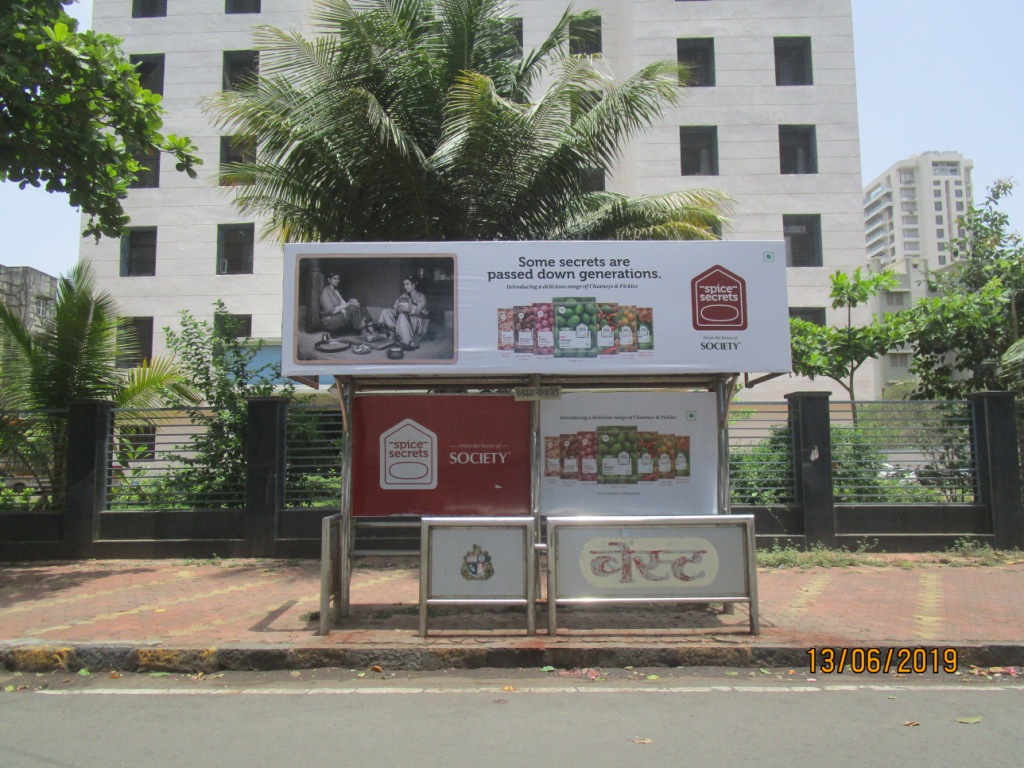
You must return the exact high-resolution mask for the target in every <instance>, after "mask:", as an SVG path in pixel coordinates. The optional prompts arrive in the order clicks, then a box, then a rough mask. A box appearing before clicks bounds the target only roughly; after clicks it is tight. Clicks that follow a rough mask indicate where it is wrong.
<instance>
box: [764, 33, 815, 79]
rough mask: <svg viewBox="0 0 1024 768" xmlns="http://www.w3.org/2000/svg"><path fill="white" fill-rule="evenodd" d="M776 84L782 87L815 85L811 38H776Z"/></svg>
mask: <svg viewBox="0 0 1024 768" xmlns="http://www.w3.org/2000/svg"><path fill="white" fill-rule="evenodd" d="M774 40H775V42H774V45H775V84H776V85H780V86H787V87H788V86H800V85H814V57H813V54H812V47H811V38H809V37H776V38H775V39H774Z"/></svg>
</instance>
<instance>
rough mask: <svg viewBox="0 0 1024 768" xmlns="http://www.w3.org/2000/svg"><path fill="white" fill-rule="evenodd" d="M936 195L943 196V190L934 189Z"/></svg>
mask: <svg viewBox="0 0 1024 768" xmlns="http://www.w3.org/2000/svg"><path fill="white" fill-rule="evenodd" d="M934 196H935V197H942V190H941V189H936V190H934Z"/></svg>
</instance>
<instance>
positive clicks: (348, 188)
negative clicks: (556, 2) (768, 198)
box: [208, 0, 727, 241]
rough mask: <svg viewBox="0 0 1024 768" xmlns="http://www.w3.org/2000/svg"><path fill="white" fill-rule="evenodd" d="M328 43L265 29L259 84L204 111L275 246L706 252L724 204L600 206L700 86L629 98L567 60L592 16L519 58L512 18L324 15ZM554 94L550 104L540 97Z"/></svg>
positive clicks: (668, 71) (379, 6)
mask: <svg viewBox="0 0 1024 768" xmlns="http://www.w3.org/2000/svg"><path fill="white" fill-rule="evenodd" d="M313 19H314V21H315V22H316V23H317V24H318V25H319V27H320V29H319V33H320V34H318V35H317V36H316V37H314V38H310V39H307V38H305V37H303V36H302V35H300V34H298V33H295V32H288V31H283V30H280V29H276V28H273V27H261V28H259V29H258V30H257V32H256V44H257V47H258V48H259V49H260V73H259V77H258V78H257V79H255V80H254V81H253V82H252V83H250V84H248V85H247V86H246V85H243V86H242V87H240V88H238V89H237V90H234V91H227V92H224V93H222V94H220V95H218V96H216V97H214V98H213V99H212V100H211V101H210V102H209V103H208V108H209V110H210V111H211V112H212V114H213V115H214V119H215V121H216V122H217V123H218V124H219V125H220V126H221V127H224V128H226V129H227V130H228V131H229V132H230V133H232V134H234V135H238V136H246V137H251V138H252V139H254V140H255V144H256V147H257V150H256V158H255V159H254V160H250V161H248V162H241V163H237V164H234V165H231V166H228V167H227V168H226V169H225V171H224V173H223V174H222V180H223V181H225V182H227V183H230V184H233V185H236V192H237V197H236V201H237V203H238V205H239V207H240V208H241V209H242V210H243V211H246V212H249V213H253V214H257V215H262V216H266V217H267V219H268V221H269V224H268V227H267V232H266V234H268V235H270V236H272V237H274V238H276V239H278V240H280V241H299V240H312V241H337V240H490V239H502V240H528V239H597V238H600V239H607V238H632V239H711V238H713V237H714V236H715V235H714V232H715V231H716V230H718V229H720V228H721V226H722V224H723V221H724V219H723V211H724V209H725V207H726V205H727V198H726V196H724V195H723V194H721V193H718V192H714V191H708V190H692V191H687V192H677V193H673V194H668V195H662V196H651V197H638V198H629V197H626V196H624V195H619V194H612V193H608V192H595V191H591V190H592V186H591V184H592V182H591V179H592V177H593V173H594V171H595V170H606V169H610V168H612V167H613V166H614V164H615V163H616V161H617V160H618V159H619V158H620V155H621V151H622V147H623V146H624V145H625V143H626V142H628V141H629V140H630V139H631V138H633V137H635V136H637V135H638V134H639V133H640V132H641V131H643V130H644V129H646V128H647V127H649V126H650V125H651V124H652V123H653V122H654V121H655V120H656V119H657V118H658V117H659V116H660V115H661V111H662V109H663V107H665V106H667V105H672V104H675V103H677V102H678V100H679V98H680V95H681V86H680V82H681V80H685V79H686V77H687V72H686V70H685V68H684V67H681V66H680V65H678V64H677V63H675V62H658V63H654V64H650V65H648V66H646V67H644V68H643V69H641V70H640V71H638V72H636V73H635V74H633V75H632V76H630V77H628V78H626V79H625V80H623V81H616V80H615V79H614V78H613V77H612V76H611V74H610V73H609V72H608V71H607V70H606V68H605V67H604V65H603V60H602V59H601V57H600V56H582V55H570V54H569V52H568V48H569V44H570V41H572V40H574V39H576V37H577V31H578V30H580V29H585V28H586V27H587V25H588V24H590V25H591V26H592V24H593V21H594V19H595V16H594V14H593V13H591V12H585V13H576V14H574V13H570V12H566V13H565V14H564V15H563V16H562V17H561V18H560V19H559V20H558V22H557V23H556V24H555V27H554V29H553V30H552V31H551V33H550V34H549V35H548V37H547V38H546V39H545V40H544V41H543V42H542V43H541V44H540V45H539V46H538V47H537V48H536V49H534V50H531V51H527V52H522V51H520V50H519V45H518V43H517V41H516V38H515V37H514V34H513V27H512V20H511V18H510V16H509V13H508V8H507V6H506V3H505V2H504V0H403V1H402V2H395V1H394V0H363V1H362V2H357V1H356V0H353V2H349V1H348V0H319V2H318V3H317V4H316V5H315V8H314V11H313ZM542 76H543V77H544V78H545V82H546V85H545V86H544V88H543V90H541V91H539V92H536V93H535V92H534V91H535V88H536V86H537V85H538V83H539V82H540V81H541V78H542Z"/></svg>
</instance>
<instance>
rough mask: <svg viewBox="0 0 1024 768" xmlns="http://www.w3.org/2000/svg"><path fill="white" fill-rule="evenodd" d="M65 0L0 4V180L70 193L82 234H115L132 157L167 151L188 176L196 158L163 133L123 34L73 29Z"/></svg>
mask: <svg viewBox="0 0 1024 768" xmlns="http://www.w3.org/2000/svg"><path fill="white" fill-rule="evenodd" d="M71 2H72V0H13V2H11V1H10V0H8V2H5V3H3V4H2V6H0V41H3V42H2V45H0V179H2V180H9V181H13V182H17V183H18V184H19V185H20V186H21V187H22V188H23V189H24V188H25V187H26V186H29V185H31V186H33V187H39V186H44V187H45V188H46V189H47V191H49V192H67V193H69V195H70V203H71V205H73V206H79V207H81V209H82V212H83V213H85V214H86V215H87V216H88V217H89V221H88V224H87V226H86V228H85V234H87V235H94V236H96V237H97V238H98V237H99V236H100V235H101V234H102V235H107V236H109V237H117V236H119V235H120V234H121V233H122V231H123V229H124V227H125V225H126V224H127V223H128V216H127V215H125V213H124V210H123V208H122V205H121V201H122V200H123V199H124V197H125V196H126V195H127V192H128V187H129V185H130V184H131V183H132V182H133V181H134V180H135V178H136V174H137V172H138V171H139V170H140V167H141V166H140V163H139V162H138V161H137V159H136V158H137V157H140V156H141V155H142V154H143V153H145V152H147V151H149V150H152V149H155V150H158V151H162V152H168V153H170V154H172V155H173V156H174V158H175V160H176V163H177V168H178V170H179V171H184V172H185V173H187V174H189V176H191V177H193V178H194V177H195V175H196V173H195V170H194V169H193V166H194V165H197V164H199V163H200V162H201V161H200V160H199V159H198V158H197V157H196V156H195V154H194V151H195V147H194V146H193V144H192V143H191V142H190V141H189V140H188V139H186V138H182V137H179V136H175V135H173V134H172V135H168V136H164V135H163V134H162V133H161V129H162V126H163V120H162V114H163V109H162V107H161V106H160V96H159V95H157V94H155V93H152V92H150V91H148V90H146V89H145V88H142V87H141V86H140V85H139V79H138V75H137V73H136V71H135V69H134V67H133V66H132V65H131V64H130V63H129V62H128V61H126V60H125V58H124V55H123V53H122V52H121V49H120V47H119V45H120V40H118V39H117V38H115V37H112V36H110V35H104V34H97V33H95V32H92V31H78V22H77V21H75V20H74V19H72V18H71V17H70V16H68V15H67V14H66V13H64V8H63V7H64V6H65V5H69V4H70V3H71Z"/></svg>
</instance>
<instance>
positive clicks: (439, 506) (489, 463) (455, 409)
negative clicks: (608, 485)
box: [352, 395, 531, 517]
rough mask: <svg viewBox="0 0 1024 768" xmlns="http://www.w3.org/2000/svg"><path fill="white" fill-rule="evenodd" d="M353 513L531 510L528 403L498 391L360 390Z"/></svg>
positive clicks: (470, 513)
mask: <svg viewBox="0 0 1024 768" xmlns="http://www.w3.org/2000/svg"><path fill="white" fill-rule="evenodd" d="M353 411H354V414H353V415H354V420H355V423H356V424H357V425H358V428H357V429H356V432H355V436H354V444H353V457H352V513H353V515H355V516H357V517H359V516H363V517H373V516H388V515H420V516H430V515H436V516H449V517H459V516H474V517H498V516H502V517H504V516H509V515H529V514H530V477H531V473H530V404H529V403H525V402H516V401H515V400H514V398H512V397H508V396H499V395H480V396H475V395H474V396H466V395H401V396H388V395H361V396H359V397H357V398H355V401H354V404H353Z"/></svg>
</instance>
